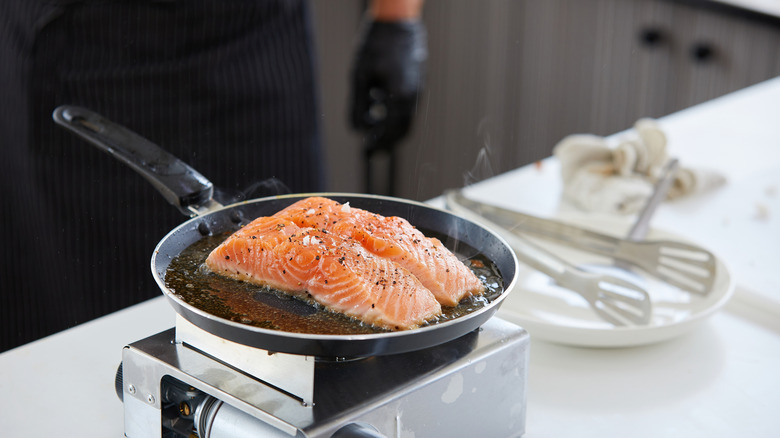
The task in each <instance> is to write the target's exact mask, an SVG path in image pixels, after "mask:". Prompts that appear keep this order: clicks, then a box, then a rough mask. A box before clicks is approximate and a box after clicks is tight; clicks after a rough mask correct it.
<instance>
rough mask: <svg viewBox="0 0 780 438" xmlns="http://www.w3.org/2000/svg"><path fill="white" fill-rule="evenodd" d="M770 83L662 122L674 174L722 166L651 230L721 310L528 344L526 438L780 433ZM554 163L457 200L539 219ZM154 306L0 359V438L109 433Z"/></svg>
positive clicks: (773, 87)
mask: <svg viewBox="0 0 780 438" xmlns="http://www.w3.org/2000/svg"><path fill="white" fill-rule="evenodd" d="M778 102H780V78H776V79H773V80H770V81H767V82H765V83H762V84H759V85H756V86H753V87H750V88H748V89H745V90H742V91H739V92H737V93H734V94H731V95H729V96H725V97H722V98H719V99H716V100H714V101H711V102H708V103H705V104H703V105H699V106H697V107H694V108H691V109H688V110H685V111H682V112H680V113H676V114H673V115H670V116H668V117H665V118H663V119H661V120H660V121H661V124H662V127H663V128H664V129H665V131H666V132H667V135H668V137H669V141H670V145H669V147H670V151H671V153H672V154H673V155H675V156H678V157H679V158H680V160H681V164H683V165H685V164H691V165H694V164H695V165H701V166H708V167H713V168H717V169H720V170H722V171H723V172H724V173H725V174H726V175H727V176H728V178H729V183H728V185H727V186H726V187H723V188H721V189H719V190H717V191H715V192H712V193H708V194H706V195H700V196H696V197H693V198H688V199H682V200H679V201H676V202H672V203H665V204H663V205H662V206H661V207H660V208H659V210H658V213H657V216H656V217H655V218H654V220H653V224H654V226H658V227H663V228H665V229H668V230H671V231H674V232H677V233H679V234H682V235H685V236H687V237H689V238H690V239H691V240H694V241H697V242H701V243H702V244H705V243H704V242H706V245H707V246H708V247H709V248H710V249H712V250H713V251H714V252H716V253H717V254H718V255H719V256H720V257H722V258H723V259H724V260H726V261H727V263H728V265H729V266H730V268H731V271H732V274H733V275H734V277H735V279H736V284H737V290H736V293H735V295H734V298H733V299H732V301H731V302H730V303H729V304H728V305H727V306H726V307H725V308H724V309H722V310H721V311H720V312H718V313H716V314H715V315H714V316H713V317H712V318H710V319H709V320H707V321H706V323H705V324H703V325H701V326H699V327H697V328H696V329H695V330H694V331H692V332H690V333H688V334H686V335H683V336H680V337H678V338H675V339H672V340H670V341H666V342H662V343H658V344H653V345H648V346H643V347H632V348H615V349H587V348H576V347H567V346H562V345H556V344H552V343H547V342H544V341H540V340H538V339H534V338H533V333H531V336H532V344H531V359H530V368H529V388H528V413H527V414H528V415H527V425H526V429H527V432H526V436H527V437H529V438H537V437H562V436H565V437H605V436H608V437H611V436H632V437H659V436H674V437H677V436H685V437H702V438H705V437H706V438H714V437H729V438H732V437H734V436H747V437H776V436H780V421H778V419H777V417H776V415H777V411H778V409H779V408H780V391H778V389H780V377H779V374H778V371H777V370H778V369H780V281H779V280H778V274H777V273H776V271H777V267H778V266H780V264H778V260H780V105H778ZM557 172H558V167H557V163H556V162H555V160H553V159H548V160H545V161H544V162H543V164H542V166H541V168H540V169H538V168H536V167H535V166H527V167H524V168H521V169H518V170H516V171H513V172H509V173H507V174H503V175H499V176H496V177H495V178H491V179H490V180H487V181H484V182H482V183H480V184H478V185H476V186H474V187H471V188H470V190H471V191H472V192H473V193H478V194H479V196H480V197H481V198H482V199H484V200H485V201H489V202H494V203H503V204H505V205H508V206H518V205H521V206H522V210H523V211H525V212H528V213H532V214H537V215H540V216H555V215H556V214H557V213H559V212H560V211H562V210H563V209H565V208H566V207H565V206H562V205H560V204H559V202H558V197H559V194H560V181H559V178H558V174H557ZM173 323H174V312H173V311H172V310H171V309H170V308H169V306H168V305H167V303H166V302H165V301H164V299H163V298H162V297H160V298H156V299H153V300H150V301H148V302H146V303H142V304H139V305H137V306H133V307H130V308H128V309H125V310H122V311H120V312H117V313H115V314H112V315H108V316H106V317H103V318H100V319H97V320H95V321H92V322H90V323H87V324H83V325H81V326H78V327H75V328H73V329H71V330H67V331H65V332H62V333H59V334H56V335H53V336H50V337H48V338H45V339H42V340H39V341H37V342H33V343H31V344H27V345H24V346H21V347H19V348H16V349H14V350H11V351H8V352H5V353H3V354H0V393H1V394H3V397H2V398H1V399H0V430H2V434H3V436H8V437H22V436H23V437H30V436H78V437H111V436H116V437H119V436H122V405H121V402H120V401H119V400H118V399H117V397H116V395H115V393H114V388H113V386H114V384H113V380H114V373H115V371H116V367H117V365H118V364H119V361H120V358H121V351H122V347H123V346H124V345H126V344H127V343H130V342H133V341H136V340H139V339H142V338H144V337H146V336H149V335H152V334H154V333H157V332H159V331H161V330H164V329H167V328H169V327H171V326H172V325H173Z"/></svg>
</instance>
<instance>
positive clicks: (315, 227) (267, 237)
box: [206, 197, 484, 330]
mask: <svg viewBox="0 0 780 438" xmlns="http://www.w3.org/2000/svg"><path fill="white" fill-rule="evenodd" d="M206 265H207V266H208V267H209V268H210V269H211V270H212V271H213V272H215V273H216V274H219V275H224V276H227V277H230V278H234V279H237V280H242V281H246V282H249V283H252V284H257V285H263V286H269V287H272V288H274V289H277V290H280V291H283V292H285V293H288V294H291V295H294V296H298V297H301V298H304V299H311V300H314V301H316V302H317V303H319V304H321V305H322V306H324V307H325V308H327V309H328V310H330V311H334V312H338V313H342V314H345V315H347V316H350V317H353V318H356V319H358V320H360V321H363V322H364V323H367V324H372V325H374V326H378V327H381V328H385V329H388V330H408V329H413V328H416V327H419V326H420V325H422V324H424V323H425V322H428V321H431V320H433V319H435V318H436V317H438V316H439V315H441V312H442V309H441V306H442V305H445V306H454V305H457V304H458V302H459V301H460V300H461V299H462V298H464V297H466V296H468V295H473V294H481V293H482V292H483V291H484V285H483V284H482V282H481V281H480V280H479V278H477V276H476V275H474V273H473V272H471V270H470V269H469V268H468V267H466V265H464V264H463V263H462V262H461V261H460V260H458V259H457V257H456V256H455V255H454V254H452V253H451V252H450V251H449V250H448V249H447V248H445V247H444V245H442V244H441V242H440V241H439V240H438V239H434V238H428V237H426V236H424V235H423V234H422V233H421V232H420V231H418V230H417V229H416V228H414V227H413V226H412V225H411V224H409V222H407V221H406V220H404V219H402V218H397V217H384V216H381V215H377V214H374V213H370V212H368V211H365V210H361V209H358V208H354V207H350V206H349V204H340V203H338V202H335V201H333V200H330V199H327V198H321V197H311V198H306V199H303V200H301V201H298V202H296V203H295V204H293V205H291V206H290V207H287V208H285V209H284V210H282V211H280V212H278V213H276V214H275V215H273V216H270V217H260V218H257V219H255V220H254V221H252V222H250V223H249V224H248V225H246V226H244V227H243V228H241V229H240V230H238V231H237V232H235V233H234V234H232V235H231V236H230V237H228V238H227V239H226V240H225V241H224V242H223V243H222V244H220V245H219V246H218V247H217V248H215V249H214V250H213V251H212V252H211V254H210V255H209V256H208V258H207V259H206Z"/></svg>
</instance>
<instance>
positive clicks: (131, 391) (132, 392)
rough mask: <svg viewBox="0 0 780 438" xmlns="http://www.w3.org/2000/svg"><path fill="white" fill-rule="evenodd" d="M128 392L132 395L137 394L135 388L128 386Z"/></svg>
mask: <svg viewBox="0 0 780 438" xmlns="http://www.w3.org/2000/svg"><path fill="white" fill-rule="evenodd" d="M127 392H129V393H130V394H135V386H133V385H127Z"/></svg>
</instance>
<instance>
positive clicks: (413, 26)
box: [350, 19, 428, 150]
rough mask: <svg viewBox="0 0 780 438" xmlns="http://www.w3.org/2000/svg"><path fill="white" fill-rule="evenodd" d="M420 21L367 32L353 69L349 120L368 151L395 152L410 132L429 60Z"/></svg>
mask: <svg viewBox="0 0 780 438" xmlns="http://www.w3.org/2000/svg"><path fill="white" fill-rule="evenodd" d="M427 45H428V43H427V36H426V32H425V26H424V25H423V23H422V21H421V20H419V19H414V20H402V21H373V20H367V21H366V22H364V23H363V29H362V31H361V36H360V40H359V44H358V48H357V53H356V57H355V62H354V65H353V69H352V77H351V79H352V96H351V98H352V99H351V111H350V120H351V123H352V127H353V128H355V129H358V130H361V131H365V132H366V133H367V135H368V139H367V142H366V143H365V146H366V148H368V149H385V150H390V149H392V148H393V147H394V146H395V145H396V144H397V143H398V141H400V140H401V139H403V138H404V137H405V136H406V134H407V133H408V132H409V128H410V126H411V123H412V117H413V116H414V111H415V108H416V105H417V98H418V96H419V94H420V92H421V89H422V85H423V81H424V76H425V64H426V60H427V58H428V49H427Z"/></svg>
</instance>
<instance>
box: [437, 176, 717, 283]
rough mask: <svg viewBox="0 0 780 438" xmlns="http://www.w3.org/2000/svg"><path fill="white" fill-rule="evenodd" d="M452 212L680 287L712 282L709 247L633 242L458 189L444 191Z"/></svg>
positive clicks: (712, 269)
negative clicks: (605, 259)
mask: <svg viewBox="0 0 780 438" xmlns="http://www.w3.org/2000/svg"><path fill="white" fill-rule="evenodd" d="M445 198H446V201H447V206H448V208H450V209H451V210H453V211H455V212H456V213H460V214H463V213H464V212H469V213H475V214H477V215H479V216H480V217H482V218H485V219H487V220H489V221H490V222H492V223H494V224H496V225H497V226H498V227H500V228H502V229H505V230H507V231H509V232H511V233H517V232H523V233H531V234H534V235H538V236H540V237H544V238H546V239H549V240H553V241H556V242H558V243H561V244H564V245H568V246H570V247H572V248H576V249H580V250H584V251H589V252H592V253H595V254H599V255H604V256H607V257H611V258H613V259H619V260H623V261H625V262H628V263H631V264H633V265H635V266H638V267H639V268H641V269H643V270H644V271H646V272H648V273H649V274H651V275H653V276H655V277H657V278H659V279H661V280H663V281H665V282H667V283H669V284H671V285H674V286H676V287H678V288H680V289H682V290H685V291H688V292H693V293H697V294H702V295H704V294H707V293H709V292H710V290H712V286H713V284H714V282H715V273H716V261H715V256H714V255H712V253H710V252H709V251H707V250H705V249H703V248H701V247H698V246H695V245H690V244H687V243H682V242H676V241H671V240H655V241H639V242H634V241H630V240H627V239H620V238H616V237H612V236H608V235H605V234H601V233H597V232H594V231H590V230H585V229H583V228H579V227H576V226H573V225H568V224H565V223H562V222H558V221H554V220H550V219H542V218H539V217H536V216H531V215H527V214H524V213H520V212H517V211H514V210H508V209H504V208H501V207H497V206H494V205H489V204H484V203H481V202H478V201H474V200H471V199H468V198H466V197H465V196H463V194H462V193H461V192H460V191H455V190H453V191H448V192H446V193H445Z"/></svg>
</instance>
